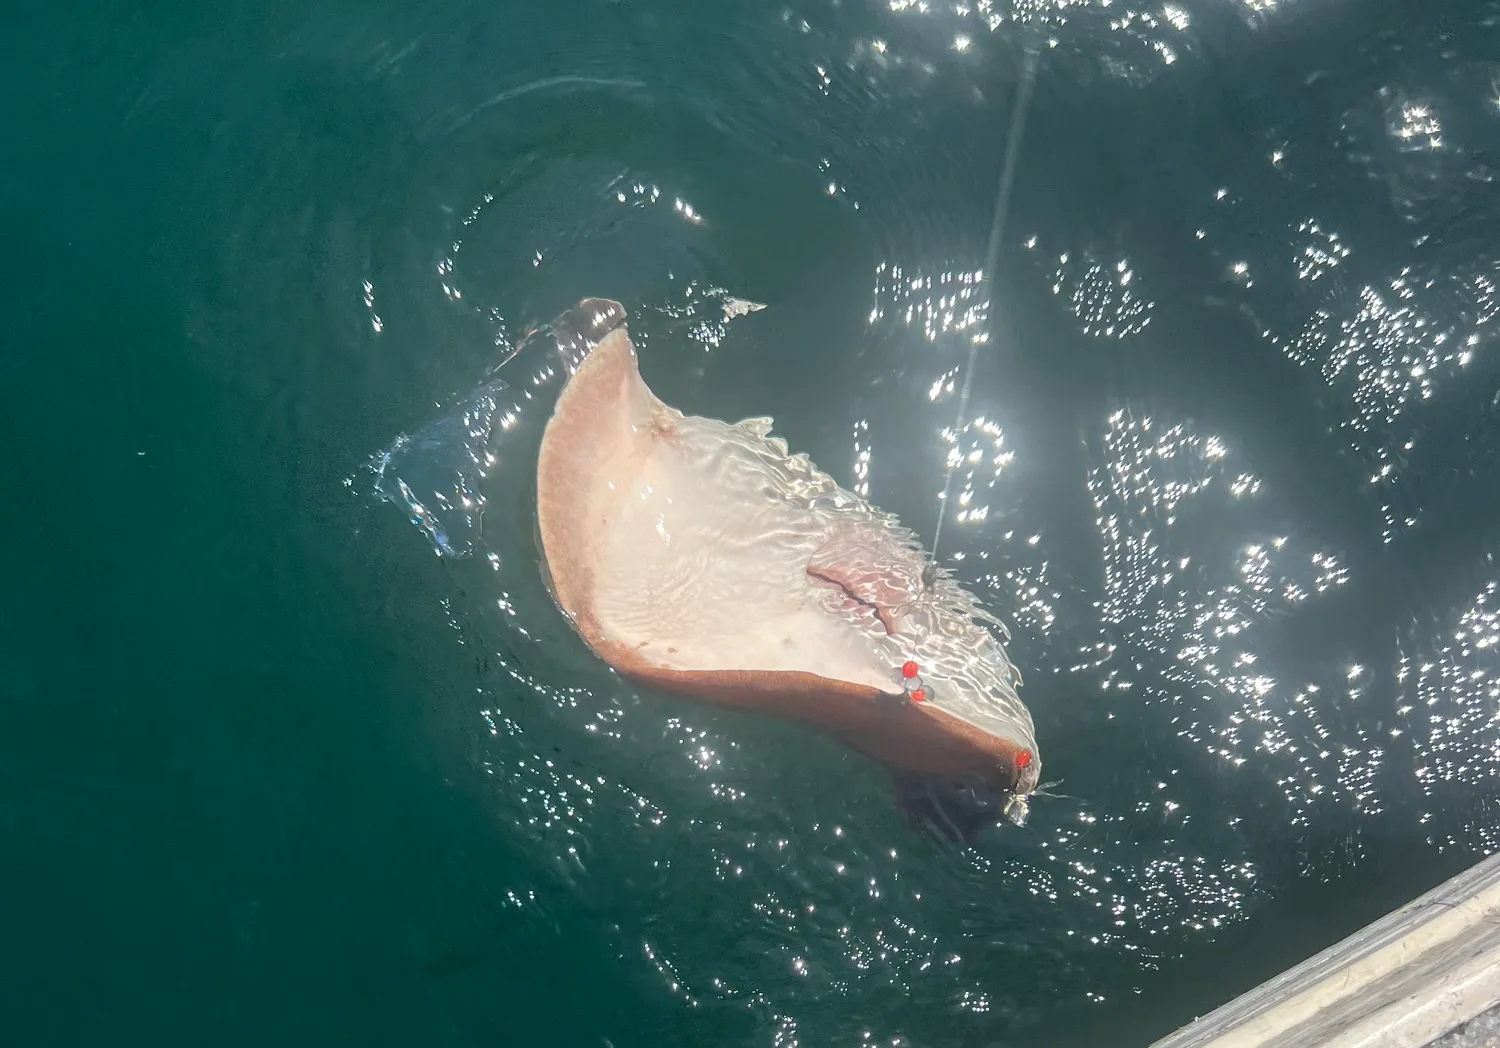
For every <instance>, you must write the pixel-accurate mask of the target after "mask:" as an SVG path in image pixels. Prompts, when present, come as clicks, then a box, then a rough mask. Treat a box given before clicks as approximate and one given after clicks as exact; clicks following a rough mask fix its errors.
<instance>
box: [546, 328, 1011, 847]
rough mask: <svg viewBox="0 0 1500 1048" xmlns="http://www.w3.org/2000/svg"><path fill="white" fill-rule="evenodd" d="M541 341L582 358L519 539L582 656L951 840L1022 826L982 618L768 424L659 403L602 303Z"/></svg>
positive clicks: (906, 536) (1003, 705)
mask: <svg viewBox="0 0 1500 1048" xmlns="http://www.w3.org/2000/svg"><path fill="white" fill-rule="evenodd" d="M552 326H553V329H554V330H553V334H554V337H555V338H557V339H558V341H559V344H562V343H564V342H566V343H568V344H570V345H574V346H577V345H590V346H592V348H591V349H590V350H589V351H588V352H587V353H586V355H580V356H579V357H578V358H576V364H574V365H573V370H572V372H571V374H570V375H569V376H568V377H567V380H566V384H565V385H564V387H563V389H562V392H561V394H560V395H559V397H558V399H557V402H556V405H555V407H554V409H553V412H552V415H551V417H550V418H549V419H548V421H547V424H546V427H545V429H544V431H543V434H542V439H541V446H540V449H539V453H538V457H537V473H536V525H537V531H538V538H539V543H540V546H541V554H542V560H543V563H544V566H545V569H546V575H547V582H548V587H549V589H550V591H551V593H552V595H553V598H554V600H555V601H556V602H557V604H558V606H559V607H560V608H561V609H562V611H563V613H564V614H565V615H566V616H567V618H568V620H569V621H570V622H571V624H572V626H573V628H574V630H575V631H576V632H577V633H578V635H579V636H580V637H581V638H582V639H583V641H584V643H585V644H586V645H587V646H588V647H589V648H590V649H591V650H592V651H593V653H594V654H595V655H597V656H598V657H599V658H600V659H602V660H603V661H604V662H605V663H607V664H608V665H609V666H610V667H611V668H613V669H614V671H615V672H616V673H618V674H619V675H620V676H621V677H623V678H625V679H627V680H629V681H631V682H634V683H636V684H639V685H644V686H647V687H649V688H654V689H660V690H663V691H666V692H670V693H674V694H676V695H678V696H682V697H685V698H688V699H692V700H696V701H698V702H702V703H710V704H714V705H718V706H724V707H733V708H738V709H742V710H751V711H756V712H758V713H761V714H766V715H771V716H776V717H780V718H785V719H788V720H792V721H795V722H799V723H802V724H804V725H808V726H811V727H813V728H816V729H819V730H822V731H824V732H827V733H829V734H831V735H832V736H834V737H836V738H837V739H839V740H841V741H842V742H843V743H845V744H846V745H847V746H849V747H850V748H852V749H854V750H856V751H858V752H860V753H863V754H865V755H866V756H867V757H869V758H871V759H873V760H875V761H877V762H878V763H880V764H882V765H884V766H885V767H886V768H888V769H889V770H890V771H891V772H892V773H893V777H894V780H895V785H896V797H897V801H898V803H900V804H901V805H902V806H903V807H904V808H905V809H906V810H907V812H908V814H910V815H912V816H913V817H915V818H917V819H919V820H922V821H924V822H926V823H930V824H934V825H936V826H937V827H938V828H939V829H940V830H941V831H943V832H945V833H947V834H948V835H949V836H953V837H955V838H962V839H965V840H972V839H973V837H974V835H975V833H976V832H977V831H978V830H979V829H980V828H982V827H984V826H986V825H990V824H993V823H999V822H1001V821H1009V822H1011V823H1013V824H1016V825H1020V824H1022V823H1024V821H1025V819H1026V815H1027V811H1028V800H1029V798H1030V796H1031V795H1032V793H1033V792H1034V791H1036V789H1037V782H1038V778H1039V775H1040V772H1041V759H1040V755H1039V754H1038V752H1037V746H1036V740H1035V737H1034V729H1033V725H1032V720H1031V714H1030V712H1029V711H1028V710H1027V708H1026V706H1025V704H1024V703H1023V702H1022V701H1021V699H1020V697H1019V696H1018V694H1017V688H1018V687H1019V686H1020V683H1021V681H1020V675H1019V673H1018V672H1017V671H1016V669H1015V667H1014V666H1012V664H1011V663H1010V661H1009V659H1008V658H1007V656H1006V653H1005V649H1004V645H1003V643H1002V641H1001V639H1000V637H998V636H997V633H999V634H1002V635H1003V634H1004V628H1003V626H1001V624H1000V623H999V622H998V620H996V619H995V618H994V617H993V616H992V615H990V614H989V613H988V612H987V611H985V610H984V609H983V608H982V607H981V605H980V604H979V602H978V601H977V600H976V599H975V598H974V597H973V596H972V595H971V594H969V593H968V592H966V591H965V590H964V589H963V588H962V587H960V586H959V585H958V584H957V583H956V582H955V581H954V579H953V578H952V576H951V574H950V573H949V572H947V571H946V570H945V569H938V568H934V567H930V566H929V563H928V559H927V557H926V555H925V553H924V551H923V549H922V546H921V543H920V541H919V540H918V539H917V538H916V536H915V535H914V534H913V533H912V532H911V531H909V530H908V529H906V528H904V527H903V526H902V525H901V524H900V523H899V522H898V521H897V520H896V519H895V517H893V516H891V515H889V514H887V513H884V512H882V511H881V510H879V509H877V508H875V507H874V506H872V505H870V504H869V503H868V502H866V501H865V500H863V499H861V498H860V497H859V496H857V495H854V494H853V493H851V492H849V491H847V490H845V489H843V488H841V487H840V486H839V485H838V484H837V483H835V482H834V481H833V479H832V478H830V477H829V476H828V475H827V474H825V473H823V472H821V471H820V470H819V469H818V468H817V467H816V466H815V465H813V463H812V462H811V461H810V460H809V459H808V457H807V456H806V455H805V454H791V453H790V452H789V450H788V447H787V445H786V443H785V441H784V440H782V439H781V438H779V437H775V436H772V434H771V419H769V418H749V419H746V420H744V421H741V422H737V423H732V424H731V423H726V422H721V421H718V420H716V419H711V418H701V417H697V416H693V415H686V414H684V413H683V412H681V411H679V410H677V409H676V408H673V407H671V406H669V405H667V404H665V403H663V402H662V401H661V399H660V398H658V397H657V396H656V395H655V394H654V393H653V392H652V391H651V389H650V388H649V387H648V386H647V385H646V383H645V381H644V380H643V379H642V377H641V372H640V368H639V362H638V359H637V354H636V349H635V346H634V345H633V344H632V342H631V340H630V336H629V333H628V329H627V326H626V324H625V310H624V308H623V307H622V306H621V305H620V304H619V303H617V302H613V301H610V300H607V299H586V300H584V301H583V302H582V303H580V304H579V306H578V307H577V309H575V310H573V311H571V313H570V314H565V315H564V316H563V317H561V318H559V319H558V321H556V322H554V324H553V325H552Z"/></svg>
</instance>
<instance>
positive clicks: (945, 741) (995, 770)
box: [598, 642, 1021, 791]
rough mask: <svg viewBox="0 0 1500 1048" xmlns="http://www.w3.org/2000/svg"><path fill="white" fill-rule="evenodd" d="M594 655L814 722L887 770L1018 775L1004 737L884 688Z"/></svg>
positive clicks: (636, 672)
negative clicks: (675, 666)
mask: <svg viewBox="0 0 1500 1048" xmlns="http://www.w3.org/2000/svg"><path fill="white" fill-rule="evenodd" d="M598 650H599V654H600V655H601V657H603V658H604V660H605V661H606V662H608V663H610V665H612V666H614V668H615V669H616V670H617V671H618V672H619V673H620V674H621V675H622V676H624V677H626V678H628V679H630V680H632V681H635V682H637V683H640V684H646V685H651V686H654V687H657V688H660V689H662V690H663V691H670V692H673V693H675V694H677V695H681V696H684V697H686V698H691V699H696V700H698V701H699V702H707V703H712V704H714V705H718V706H728V707H736V708H741V709H750V710H755V711H757V712H760V713H765V714H770V715H772V716H776V717H781V718H784V719H786V720H793V721H799V722H801V723H803V724H807V725H810V726H812V727H815V728H819V729H821V730H823V731H825V732H827V733H828V734H830V735H832V736H834V737H835V738H837V739H839V740H840V741H842V742H843V743H844V744H845V745H847V746H849V747H850V748H851V749H854V750H857V751H859V752H860V753H863V754H864V755H865V756H867V757H870V758H872V759H873V760H876V761H878V762H880V763H881V764H883V765H885V766H886V767H888V768H891V769H892V770H896V771H901V772H906V773H910V774H914V775H922V776H938V777H942V778H943V779H945V780H947V779H952V780H955V781H963V782H971V783H976V784H983V785H985V786H987V787H989V788H991V789H998V790H1006V791H1008V790H1012V789H1014V788H1015V786H1016V782H1017V779H1018V777H1019V768H1018V766H1017V755H1018V754H1019V753H1020V752H1021V750H1020V747H1018V746H1017V745H1016V744H1015V743H1014V742H1012V741H1011V740H1009V739H1005V738H1002V737H1000V736H997V735H992V734H990V733H988V732H985V731H981V730H980V729H978V728H976V727H974V726H973V725H971V724H969V723H968V722H967V721H963V720H960V719H959V718H957V717H954V716H952V715H951V714H948V713H944V712H943V711H942V710H939V709H937V708H936V707H934V706H930V705H924V704H922V703H916V702H912V701H911V700H910V699H908V698H907V697H906V696H905V695H902V694H897V693H892V692H888V691H882V690H880V689H878V688H872V687H868V686H865V685H861V684H854V683H850V682H848V681H842V680H834V679H831V678H828V677H822V676H819V675H817V674H814V673H798V672H785V671H765V670H737V669H719V670H675V669H668V668H664V667H661V666H654V665H651V664H649V663H648V662H646V661H644V660H641V659H640V658H638V657H637V656H636V655H635V653H634V652H632V651H630V650H628V649H626V648H624V647H617V646H614V645H611V644H609V643H608V642H606V643H604V644H603V645H602V646H601V648H600V649H598Z"/></svg>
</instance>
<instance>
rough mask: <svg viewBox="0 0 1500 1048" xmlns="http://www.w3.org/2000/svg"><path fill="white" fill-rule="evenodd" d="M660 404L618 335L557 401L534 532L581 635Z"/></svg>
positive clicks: (540, 462) (547, 434)
mask: <svg viewBox="0 0 1500 1048" xmlns="http://www.w3.org/2000/svg"><path fill="white" fill-rule="evenodd" d="M659 405H660V402H659V401H658V400H657V399H656V397H655V396H653V395H652V393H651V391H650V390H649V389H647V388H646V385H645V383H644V382H642V381H641V376H640V372H639V371H638V370H637V368H636V362H635V347H633V346H632V345H631V344H630V339H629V337H628V336H627V334H626V331H625V328H624V327H623V326H620V327H616V328H615V329H614V330H612V331H611V332H610V333H609V334H608V335H606V336H605V338H604V340H603V341H602V342H600V343H599V345H598V346H596V347H594V349H593V351H592V352H591V353H589V354H588V356H587V357H585V358H584V360H583V362H582V363H581V364H580V365H579V366H578V370H577V372H576V373H575V374H574V375H573V376H572V378H571V379H570V380H569V381H568V384H567V385H566V386H565V387H564V388H563V391H562V393H561V395H560V396H559V397H558V400H557V406H556V408H555V409H554V410H553V413H552V418H551V419H549V420H548V422H547V428H546V430H545V431H544V432H543V434H542V444H541V449H540V451H539V453H538V456H537V530H538V532H539V534H540V537H541V544H542V555H543V557H544V558H545V559H546V562H547V572H548V574H549V575H550V577H551V580H552V589H553V595H554V596H555V597H556V599H557V602H558V604H559V605H561V607H562V609H563V610H564V611H565V612H567V614H568V615H569V616H570V617H571V618H572V619H573V621H574V624H575V625H576V626H577V627H578V628H579V629H580V631H582V632H583V633H584V637H585V639H586V640H589V641H590V643H592V642H593V639H594V638H593V637H592V636H591V635H590V628H591V625H592V624H591V622H590V621H589V620H590V616H589V609H590V605H591V602H592V599H593V591H594V588H595V574H596V570H597V567H598V565H599V564H601V563H602V562H603V559H604V545H605V539H606V535H607V532H608V529H609V527H610V525H611V522H612V520H613V518H614V516H615V513H616V510H617V508H618V502H619V500H620V498H622V497H623V493H624V488H623V478H628V477H629V476H631V475H632V474H633V473H634V472H635V463H636V462H638V461H639V460H640V459H641V458H642V457H643V456H644V455H646V454H648V453H649V443H650V435H649V433H648V432H647V427H648V426H649V423H650V420H651V418H652V417H653V415H654V414H655V412H656V410H657V408H658V407H659Z"/></svg>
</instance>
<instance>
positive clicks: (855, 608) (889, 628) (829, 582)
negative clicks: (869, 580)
mask: <svg viewBox="0 0 1500 1048" xmlns="http://www.w3.org/2000/svg"><path fill="white" fill-rule="evenodd" d="M807 577H808V578H809V579H811V580H812V581H813V582H814V583H815V584H816V585H819V586H822V587H824V588H825V589H831V590H833V591H834V592H835V593H837V594H839V595H840V596H842V597H843V599H844V603H843V607H844V610H845V611H852V612H855V613H856V614H858V615H859V616H860V617H861V618H863V619H867V620H873V621H872V622H871V623H870V624H871V625H872V626H874V625H879V627H880V629H881V630H882V631H883V632H884V633H886V634H888V635H894V634H895V632H896V626H895V623H894V622H892V621H891V613H890V610H889V609H888V608H883V607H881V606H880V605H879V604H876V603H875V602H874V601H871V600H866V599H864V598H863V597H861V596H859V594H857V593H855V592H854V591H853V590H851V589H850V588H849V587H848V586H847V585H845V584H844V583H843V582H842V581H840V580H839V579H836V578H834V577H833V576H832V575H827V574H824V573H823V572H821V571H819V570H818V569H817V568H813V567H809V568H808V569H807Z"/></svg>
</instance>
